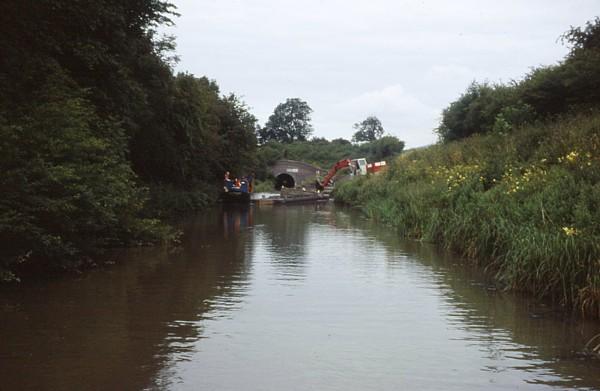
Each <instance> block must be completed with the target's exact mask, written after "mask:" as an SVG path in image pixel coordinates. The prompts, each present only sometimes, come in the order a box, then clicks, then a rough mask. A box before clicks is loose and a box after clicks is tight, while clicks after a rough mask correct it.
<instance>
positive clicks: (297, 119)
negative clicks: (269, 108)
mask: <svg viewBox="0 0 600 391" xmlns="http://www.w3.org/2000/svg"><path fill="white" fill-rule="evenodd" d="M310 113H312V109H311V108H310V106H309V105H308V103H306V102H305V101H303V100H302V99H299V98H289V99H287V100H286V101H285V103H280V104H279V105H277V107H276V108H275V110H274V112H273V114H271V116H270V117H269V120H268V121H267V123H266V124H265V127H264V128H262V129H259V130H258V138H259V141H260V142H261V143H266V142H268V141H278V142H282V143H293V142H294V141H306V139H307V138H308V136H310V135H311V134H312V132H313V127H312V125H311V123H310Z"/></svg>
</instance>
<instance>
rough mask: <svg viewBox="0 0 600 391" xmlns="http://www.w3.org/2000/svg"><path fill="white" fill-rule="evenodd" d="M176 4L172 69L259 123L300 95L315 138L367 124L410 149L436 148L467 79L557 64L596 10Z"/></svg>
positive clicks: (576, 1) (353, 0) (557, 5)
mask: <svg viewBox="0 0 600 391" xmlns="http://www.w3.org/2000/svg"><path fill="white" fill-rule="evenodd" d="M174 2H175V4H176V5H177V6H178V7H179V10H178V11H179V12H180V14H181V15H182V16H181V17H180V18H177V19H176V20H175V22H176V24H177V26H176V28H174V29H171V31H169V32H170V33H173V34H175V35H176V36H177V43H178V49H177V52H178V54H179V55H180V57H181V63H180V64H179V65H178V70H181V71H189V72H191V73H194V74H196V75H198V76H201V75H206V76H208V77H209V78H211V79H215V80H216V81H217V82H218V84H219V86H220V87H221V90H222V91H223V92H224V93H228V92H235V93H236V94H238V95H242V96H244V98H245V100H246V102H247V103H248V104H249V106H251V107H253V108H254V114H255V115H256V116H257V117H258V118H259V119H260V121H261V123H264V122H265V121H266V120H267V118H268V116H269V115H270V114H271V113H272V111H273V109H274V107H275V106H276V105H277V104H278V103H280V102H283V101H285V99H286V98H291V97H300V98H302V99H304V100H306V101H307V102H308V103H309V105H310V106H311V107H312V108H313V110H314V113H313V122H314V126H315V135H316V136H320V137H327V138H336V137H345V138H349V137H351V135H352V132H353V130H352V124H353V123H355V122H358V121H360V120H362V119H364V117H366V116H367V115H369V114H375V115H378V117H379V118H380V119H381V121H382V122H383V124H384V126H385V128H386V129H389V130H390V131H391V132H392V133H394V134H396V135H397V136H398V137H399V138H401V139H403V140H405V141H407V143H408V144H409V145H410V146H416V145H423V144H426V143H429V142H431V141H432V140H434V139H435V137H434V136H433V134H432V132H431V130H432V129H433V128H435V127H436V126H437V124H438V121H439V115H440V113H441V111H442V109H443V108H444V107H446V106H447V105H448V104H449V103H450V102H451V101H452V100H455V99H456V98H458V96H459V95H460V94H461V93H462V92H463V91H464V90H465V89H466V88H467V86H468V84H469V83H470V82H471V81H473V80H478V81H483V80H486V79H487V80H489V81H492V82H495V81H505V82H506V81H510V80H511V79H518V78H520V77H522V76H523V75H524V74H525V73H526V72H528V70H529V69H530V68H531V67H533V66H538V65H541V64H552V63H555V62H557V61H559V60H560V59H561V58H562V57H563V56H564V55H565V54H566V52H567V48H565V47H564V46H562V45H561V44H560V43H559V42H557V41H556V39H557V38H558V37H559V36H560V35H561V34H562V33H563V32H564V31H566V30H567V29H568V28H569V26H571V25H573V26H580V25H583V24H584V23H585V22H586V21H587V20H590V19H593V18H594V16H595V15H597V14H598V12H597V8H598V7H597V6H598V0H573V1H560V0H530V1H521V0H506V1H503V2H498V1H495V0H494V1H492V0H477V1H476V0H456V1H452V2H450V1H445V0H369V1H368V2H366V1H358V0H346V1H343V0H303V1H301V2H298V1H290V0H278V1H275V0H253V1H243V0H174ZM382 86H384V87H382Z"/></svg>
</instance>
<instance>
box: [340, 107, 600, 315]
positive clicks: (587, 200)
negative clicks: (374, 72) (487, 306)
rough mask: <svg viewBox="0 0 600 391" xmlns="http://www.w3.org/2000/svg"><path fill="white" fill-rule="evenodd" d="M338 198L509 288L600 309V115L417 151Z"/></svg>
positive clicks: (590, 311)
mask: <svg viewBox="0 0 600 391" xmlns="http://www.w3.org/2000/svg"><path fill="white" fill-rule="evenodd" d="M335 198H336V200H337V201H341V202H344V203H347V204H351V205H355V206H360V207H361V208H363V209H364V211H365V212H366V213H367V214H368V215H369V216H370V217H372V218H374V219H377V220H379V221H381V222H383V223H386V224H390V225H392V226H394V227H396V228H397V229H398V232H399V234H401V235H404V236H407V237H412V238H416V239H422V240H426V241H431V242H435V243H438V244H440V245H441V246H443V247H444V248H447V249H449V250H452V251H455V252H457V253H459V254H462V255H463V256H464V257H465V258H467V259H469V260H471V261H473V262H476V263H478V264H480V265H481V266H484V267H487V268H488V270H490V271H492V272H494V273H495V276H496V278H497V279H498V281H499V282H501V283H502V284H504V285H505V286H506V287H508V288H512V289H515V290H523V291H528V292H531V293H533V294H535V295H538V296H540V297H550V298H553V299H555V300H557V301H559V302H560V303H561V304H563V305H565V306H569V307H572V308H575V309H578V310H580V311H581V312H582V313H583V314H584V315H586V316H593V317H598V316H600V115H598V114H594V115H586V116H577V117H574V118H567V119H562V120H557V121H553V122H551V123H546V124H538V125H535V126H530V127H526V128H522V129H519V130H516V131H515V132H513V133H494V134H487V135H476V136H473V137H471V138H468V139H465V140H463V141H460V142H454V143H449V144H446V145H435V146H431V147H428V148H425V149H421V150H414V151H410V152H407V153H405V154H403V155H401V156H400V157H399V158H397V159H396V160H395V161H394V162H393V163H392V164H391V165H390V167H389V169H388V171H387V172H386V173H385V174H382V175H379V176H374V177H370V178H361V179H360V180H356V181H352V182H348V183H344V184H343V185H341V186H340V187H339V188H337V189H336V192H335Z"/></svg>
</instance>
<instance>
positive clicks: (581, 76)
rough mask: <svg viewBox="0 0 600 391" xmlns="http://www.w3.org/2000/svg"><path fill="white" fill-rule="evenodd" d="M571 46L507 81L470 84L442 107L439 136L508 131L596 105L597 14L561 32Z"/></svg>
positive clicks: (599, 75) (599, 91)
mask: <svg viewBox="0 0 600 391" xmlns="http://www.w3.org/2000/svg"><path fill="white" fill-rule="evenodd" d="M562 38H563V41H564V42H566V43H567V44H569V45H570V46H571V51H570V53H569V54H568V55H567V57H566V58H565V59H564V60H563V61H562V62H561V63H559V64H557V65H552V66H547V67H539V68H536V69H534V70H533V71H532V72H531V73H529V74H528V75H526V76H525V77H524V78H523V80H521V81H519V82H513V83H511V84H509V85H503V84H495V85H490V84H489V83H476V82H474V83H473V84H471V85H470V86H469V87H468V88H467V91H466V92H465V93H464V94H463V95H462V96H461V97H460V98H459V99H458V100H456V101H454V102H452V103H451V104H450V105H449V106H448V107H447V108H446V109H445V110H444V111H443V113H442V120H441V123H440V125H439V127H438V129H437V132H438V135H439V138H440V140H441V141H443V142H449V141H453V140H459V139H462V138H465V137H468V136H470V135H472V134H477V133H489V132H500V133H501V132H507V131H511V130H513V129H515V128H517V127H519V126H522V125H524V124H527V123H534V122H535V121H544V120H546V119H549V118H552V117H554V116H558V115H565V114H569V113H577V112H582V111H585V110H589V109H593V108H597V107H598V106H599V105H600V72H599V70H600V44H599V43H598V42H600V18H596V19H595V20H594V21H593V22H589V23H587V24H586V26H585V27H584V28H571V29H570V30H569V31H568V32H567V33H566V34H564V35H563V37H562Z"/></svg>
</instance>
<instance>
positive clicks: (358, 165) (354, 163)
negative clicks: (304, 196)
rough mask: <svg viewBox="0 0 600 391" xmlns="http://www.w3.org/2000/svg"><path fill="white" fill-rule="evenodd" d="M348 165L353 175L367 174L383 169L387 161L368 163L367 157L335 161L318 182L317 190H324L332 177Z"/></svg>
mask: <svg viewBox="0 0 600 391" xmlns="http://www.w3.org/2000/svg"><path fill="white" fill-rule="evenodd" d="M346 167H350V168H351V170H352V171H351V173H350V174H351V175H352V176H356V175H367V174H374V173H376V172H379V171H381V170H382V169H383V168H384V167H385V161H381V162H377V163H367V159H365V158H360V159H342V160H340V161H339V162H337V163H335V164H334V165H333V167H331V168H330V169H329V172H328V173H327V175H325V178H323V181H322V182H321V183H318V182H317V190H323V189H324V188H325V187H326V186H327V185H329V183H330V182H331V179H332V178H333V177H334V176H335V174H336V173H337V172H338V171H339V170H341V169H343V168H346Z"/></svg>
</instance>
